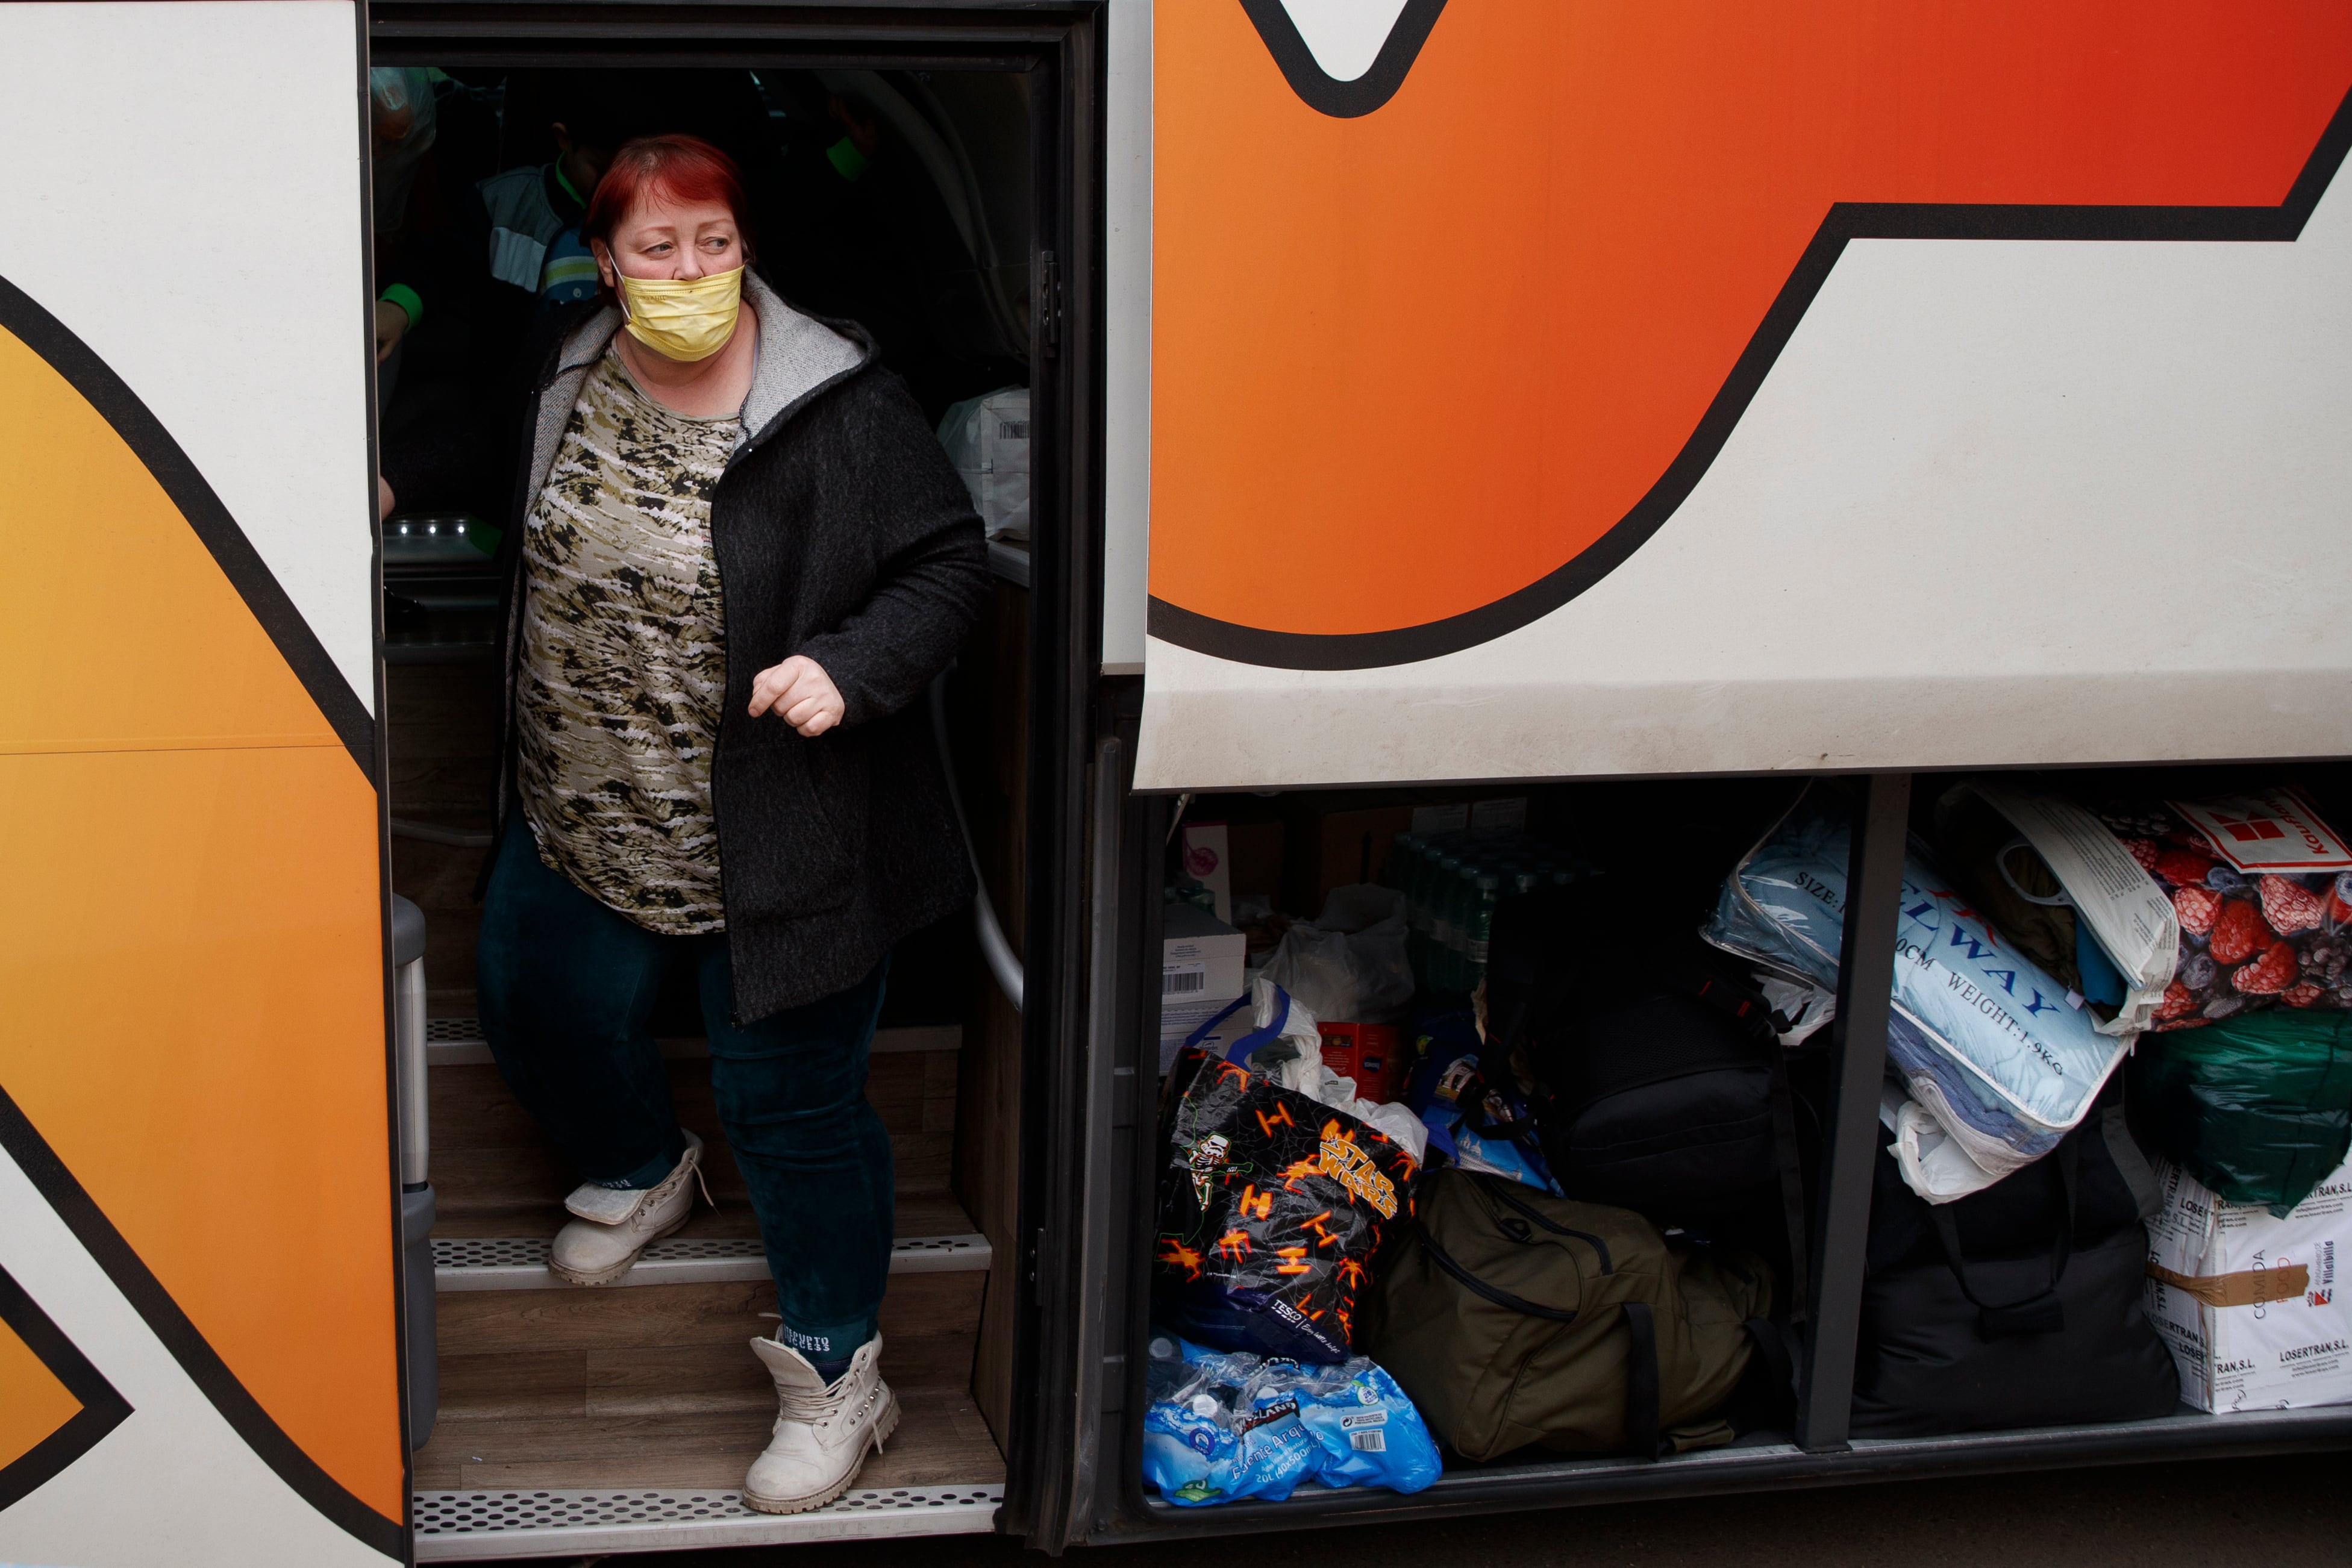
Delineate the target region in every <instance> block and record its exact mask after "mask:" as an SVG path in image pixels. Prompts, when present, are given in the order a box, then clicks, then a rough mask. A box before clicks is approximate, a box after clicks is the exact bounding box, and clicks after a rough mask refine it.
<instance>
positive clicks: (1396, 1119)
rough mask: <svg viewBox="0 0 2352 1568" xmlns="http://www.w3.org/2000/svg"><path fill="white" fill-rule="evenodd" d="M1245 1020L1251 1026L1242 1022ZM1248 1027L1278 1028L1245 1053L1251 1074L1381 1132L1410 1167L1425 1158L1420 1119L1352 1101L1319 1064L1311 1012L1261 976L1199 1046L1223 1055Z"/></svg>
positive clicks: (1350, 1092)
mask: <svg viewBox="0 0 2352 1568" xmlns="http://www.w3.org/2000/svg"><path fill="white" fill-rule="evenodd" d="M1245 1017H1246V1018H1248V1019H1251V1022H1250V1023H1248V1024H1244V1022H1243V1021H1242V1019H1244V1018H1245ZM1253 1027H1255V1028H1257V1029H1261V1030H1265V1029H1278V1030H1280V1033H1279V1034H1278V1035H1277V1036H1276V1038H1275V1039H1274V1040H1269V1041H1267V1042H1266V1043H1265V1044H1264V1045H1261V1046H1259V1047H1258V1048H1257V1049H1256V1050H1255V1051H1252V1052H1251V1053H1250V1056H1249V1060H1248V1061H1247V1062H1246V1063H1244V1065H1245V1066H1247V1067H1248V1068H1249V1070H1250V1071H1252V1072H1256V1073H1262V1074H1264V1075H1265V1077H1267V1078H1269V1079H1272V1080H1273V1081H1274V1082H1276V1083H1278V1084H1280V1085H1282V1087H1284V1088H1285V1089H1287V1090H1289V1091H1290V1092H1293V1093H1295V1094H1304V1095H1306V1096H1307V1098H1308V1099H1310V1100H1313V1101H1317V1102H1318V1103H1321V1104H1325V1105H1328V1106H1330V1107H1331V1109H1333V1110H1334V1111H1339V1112H1342V1113H1346V1114H1348V1115H1350V1116H1353V1117H1354V1118H1355V1119H1356V1120H1357V1121H1359V1122H1361V1123H1363V1124H1365V1125H1366V1126H1368V1127H1371V1128H1374V1129H1375V1130H1377V1131H1379V1132H1381V1133H1384V1134H1387V1135H1388V1137H1389V1139H1390V1141H1391V1142H1392V1143H1395V1144H1398V1145H1402V1147H1403V1148H1404V1150H1405V1152H1406V1153H1408V1154H1410V1155H1412V1157H1413V1161H1414V1163H1415V1164H1420V1163H1423V1162H1424V1161H1425V1160H1426V1159H1427V1158H1428V1154H1429V1129H1428V1128H1426V1127H1424V1126H1423V1125H1422V1123H1421V1118H1420V1117H1419V1116H1416V1115H1414V1114H1413V1113H1412V1112H1411V1111H1408V1110H1407V1109H1405V1108H1404V1107H1403V1106H1402V1105H1399V1104H1395V1103H1388V1104H1381V1103H1375V1102H1373V1101H1370V1100H1361V1099H1359V1098H1357V1096H1356V1081H1355V1080H1354V1079H1352V1078H1343V1077H1341V1076H1340V1075H1339V1074H1338V1073H1336V1072H1334V1071H1331V1069H1330V1068H1329V1067H1328V1066H1326V1065H1325V1064H1324V1061H1323V1036H1322V1035H1321V1033H1320V1032H1318V1030H1317V1029H1316V1027H1315V1014H1314V1011H1313V1009H1309V1008H1307V1007H1305V1006H1302V1005H1301V1004H1300V1003H1299V1001H1298V999H1297V998H1295V997H1293V996H1291V995H1290V994H1289V993H1287V992H1286V991H1285V990H1284V989H1283V988H1281V987H1279V986H1277V985H1276V984H1275V983H1274V982H1273V981H1271V980H1269V979H1267V978H1265V977H1264V976H1260V977H1258V978H1256V979H1255V980H1253V981H1251V982H1250V1005H1249V1006H1248V1007H1247V1008H1246V1009H1244V1010H1243V1011H1242V1012H1240V1013H1236V1014H1235V1015H1234V1017H1232V1018H1230V1019H1226V1020H1225V1021H1224V1022H1223V1024H1220V1025H1219V1026H1218V1027H1217V1028H1216V1029H1214V1030H1212V1031H1211V1032H1210V1033H1208V1034H1207V1035H1205V1036H1203V1037H1202V1040H1201V1045H1202V1048H1203V1049H1204V1050H1207V1051H1212V1052H1213V1053H1214V1054H1216V1055H1219V1056H1222V1055H1223V1054H1224V1053H1225V1052H1226V1051H1228V1050H1230V1049H1231V1048H1232V1046H1233V1044H1234V1041H1235V1040H1239V1039H1240V1038H1241V1037H1242V1036H1243V1035H1244V1034H1247V1033H1248V1032H1249V1031H1250V1030H1251V1029H1252V1028H1253Z"/></svg>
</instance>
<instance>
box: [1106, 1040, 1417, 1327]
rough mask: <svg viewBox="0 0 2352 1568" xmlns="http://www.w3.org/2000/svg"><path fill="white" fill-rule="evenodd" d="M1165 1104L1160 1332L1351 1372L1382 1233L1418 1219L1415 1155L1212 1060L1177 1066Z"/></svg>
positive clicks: (1157, 1275) (1190, 1059) (1156, 1268)
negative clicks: (1348, 1366) (1360, 1302)
mask: <svg viewBox="0 0 2352 1568" xmlns="http://www.w3.org/2000/svg"><path fill="white" fill-rule="evenodd" d="M1166 1094H1167V1098H1166V1100H1165V1101H1164V1105H1165V1110H1164V1113H1163V1114H1162V1117H1161V1126H1162V1147H1163V1148H1164V1149H1165V1150H1166V1155H1165V1161H1166V1163H1165V1164H1164V1165H1163V1166H1161V1170H1160V1229H1159V1238H1158V1243H1157V1246H1156V1248H1155V1249H1154V1258H1153V1265H1152V1273H1153V1288H1154V1293H1155V1295H1156V1296H1157V1297H1158V1301H1159V1309H1160V1310H1159V1312H1158V1317H1159V1321H1160V1322H1164V1323H1166V1324H1168V1325H1169V1326H1170V1327H1171V1328H1174V1329H1177V1330H1178V1331H1180V1332H1181V1333H1183V1335H1184V1336H1185V1337H1186V1338H1188V1339H1191V1340H1192V1341H1194V1342H1195V1343H1200V1344H1204V1345H1210V1346H1213V1347H1214V1348H1215V1349H1218V1350H1227V1351H1253V1352H1255V1353H1256V1354H1261V1355H1276V1356H1288V1357H1290V1358H1291V1359H1293V1360H1295V1361H1302V1362H1311V1363H1314V1364H1318V1365H1328V1364H1333V1363H1336V1362H1343V1361H1345V1360H1347V1359H1348V1356H1349V1333H1350V1327H1351V1323H1352V1321H1353V1319H1354V1317H1355V1312H1356V1298H1357V1295H1358V1293H1359V1292H1360V1291H1361V1290H1362V1289H1363V1288H1364V1286H1365V1284H1366V1283H1367V1281H1368V1279H1369V1275H1368V1272H1367V1270H1369V1268H1370V1264H1371V1260H1372V1253H1373V1251H1374V1250H1375V1249H1377V1248H1378V1247H1379V1246H1380V1240H1381V1227H1382V1226H1383V1225H1386V1224H1388V1223H1390V1222H1391V1221H1392V1220H1396V1219H1398V1218H1400V1217H1402V1218H1410V1217H1411V1215H1412V1193H1411V1190H1410V1189H1411V1186H1412V1178H1413V1174H1414V1170H1415V1168H1416V1167H1415V1163H1414V1161H1413V1158H1412V1155H1410V1154H1408V1153H1406V1152H1405V1150H1404V1149H1403V1148H1402V1147H1400V1146H1399V1145H1397V1144H1396V1143H1395V1142H1394V1141H1392V1140H1391V1139H1390V1138H1389V1137H1387V1136H1386V1135H1385V1134H1381V1133H1380V1132H1378V1131H1376V1130H1375V1129H1373V1128H1371V1127H1370V1126H1367V1125H1366V1124H1363V1123H1361V1122H1359V1121H1358V1120H1356V1118H1354V1117H1353V1116H1349V1115H1348V1114H1346V1113H1342V1112H1339V1111H1335V1110H1333V1109H1331V1108H1330V1107H1329V1106H1328V1105H1325V1104H1322V1103H1319V1102H1317V1101H1314V1100H1310V1099H1308V1098H1307V1096H1306V1095H1304V1094H1297V1093H1293V1092H1291V1091H1289V1090H1287V1089H1284V1088H1282V1087H1281V1086H1279V1085H1278V1084H1276V1083H1275V1082H1272V1081H1271V1080H1269V1079H1267V1078H1265V1077H1264V1076H1262V1075H1260V1074H1258V1073H1254V1072H1251V1071H1248V1070H1247V1069H1246V1068H1244V1067H1241V1066H1239V1065H1238V1064H1236V1063H1234V1062H1233V1061H1224V1060H1221V1059H1220V1058H1217V1057H1214V1056H1212V1055H1210V1054H1209V1053H1208V1052H1207V1051H1201V1050H1198V1049H1188V1050H1186V1051H1184V1052H1183V1053H1182V1054H1181V1055H1180V1056H1178V1057H1177V1059H1176V1067H1175V1070H1174V1071H1172V1072H1171V1073H1170V1074H1169V1078H1168V1087H1167V1091H1166Z"/></svg>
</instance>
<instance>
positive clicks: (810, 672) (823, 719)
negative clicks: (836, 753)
mask: <svg viewBox="0 0 2352 1568" xmlns="http://www.w3.org/2000/svg"><path fill="white" fill-rule="evenodd" d="M848 707H849V705H848V704H846V703H845V702H844V701H842V698H841V688H840V687H839V686H836V685H834V684H833V677H832V676H831V675H828V674H825V673H824V665H822V664H818V663H817V662H816V661H815V660H814V659H812V658H809V657H808V656H807V655H805V654H803V653H794V654H793V656H792V657H791V658H789V659H786V660H785V661H784V662H783V663H782V664H777V665H774V666H772V667H771V668H769V669H765V670H761V672H760V673H759V674H756V675H754V676H752V677H751V716H752V717H753V718H757V717H759V716H761V714H763V713H766V712H767V711H768V710H769V709H771V708H773V709H774V710H775V711H776V713H777V714H778V716H781V717H782V719H783V721H784V722H785V723H786V724H788V725H791V726H792V727H793V728H794V729H797V730H799V731H800V732H801V733H802V734H803V735H805V736H807V737H809V738H810V739H812V740H814V739H815V738H816V737H818V736H820V735H823V734H824V732H825V731H826V730H828V729H831V728H832V727H834V726H835V725H836V724H839V723H840V722H841V718H842V715H843V714H845V713H846V712H847V711H848Z"/></svg>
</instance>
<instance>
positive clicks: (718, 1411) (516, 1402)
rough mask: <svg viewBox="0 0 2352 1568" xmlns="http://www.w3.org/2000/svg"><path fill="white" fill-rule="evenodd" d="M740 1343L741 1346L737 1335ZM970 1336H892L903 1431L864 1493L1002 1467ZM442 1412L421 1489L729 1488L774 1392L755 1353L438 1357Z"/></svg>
mask: <svg viewBox="0 0 2352 1568" xmlns="http://www.w3.org/2000/svg"><path fill="white" fill-rule="evenodd" d="M745 1337H748V1336H745ZM971 1350H972V1342H971V1336H970V1335H968V1334H959V1335H931V1336H913V1337H910V1338H907V1339H903V1340H892V1339H891V1338H890V1337H889V1334H888V1330H887V1328H886V1329H885V1331H884V1346H883V1362H882V1373H883V1377H884V1379H885V1380H886V1381H887V1382H888V1383H889V1385H890V1387H891V1390H892V1392H894V1393H895V1394H896V1395H897V1396H898V1402H899V1406H900V1411H901V1415H900V1418H899V1426H898V1433H897V1435H896V1436H895V1437H893V1438H892V1439H891V1440H890V1442H889V1444H888V1445H887V1448H885V1450H884V1452H883V1454H882V1455H881V1457H879V1458H872V1459H869V1460H868V1461H867V1462H866V1469H865V1470H864V1471H863V1472H861V1474H860V1476H859V1478H858V1484H859V1485H860V1486H866V1487H898V1486H937V1485H941V1484H944V1483H947V1482H950V1481H953V1482H971V1483H973V1484H976V1485H985V1484H988V1483H991V1482H996V1481H1001V1480H1003V1479H1004V1464H1003V1457H1002V1456H1001V1455H1000V1454H999V1453H998V1451H997V1448H996V1444H995V1442H994V1440H993V1439H992V1438H991V1437H989V1434H988V1427H987V1424H986V1423H985V1422H984V1421H982V1419H981V1416H980V1411H979V1408H978V1406H976V1405H974V1404H973V1402H972V1398H971V1393H970V1391H969V1389H968V1387H967V1386H966V1385H967V1384H968V1382H969V1380H970V1376H971ZM442 1380H443V1381H442V1388H443V1395H442V1399H443V1403H442V1413H441V1418H440V1421H439V1423H438V1424H437V1425H436V1427H435V1428H434V1433H433V1438H432V1440H431V1441H430V1442H428V1443H427V1444H425V1447H424V1448H421V1449H419V1450H418V1451H417V1453H416V1458H415V1477H416V1485H417V1487H418V1488H419V1489H420V1490H431V1489H433V1488H436V1487H463V1488H466V1489H468V1490H477V1489H482V1488H492V1489H513V1488H518V1487H529V1488H534V1489H551V1488H559V1487H562V1488H594V1487H621V1486H659V1487H709V1488H712V1489H715V1490H733V1489H734V1488H736V1487H739V1486H740V1485H741V1484H742V1479H743V1472H744V1470H745V1469H748V1468H749V1467H750V1465H751V1460H752V1458H754V1457H755V1456H757V1455H758V1454H759V1452H760V1450H761V1448H764V1447H765V1446H766V1445H767V1441H768V1434H769V1427H770V1425H771V1424H772V1422H773V1421H774V1419H775V1414H776V1396H775V1393H774V1388H773V1385H772V1384H771V1383H770V1381H769V1379H768V1376H767V1374H766V1372H765V1371H764V1370H763V1369H762V1368H761V1364H760V1363H759V1360H758V1358H757V1357H755V1356H754V1355H753V1354H752V1353H751V1348H750V1346H749V1345H747V1344H745V1343H742V1341H741V1340H740V1339H739V1340H735V1341H732V1342H730V1343H724V1344H719V1343H713V1344H708V1345H695V1346H685V1347H650V1348H644V1349H638V1350H634V1351H628V1350H607V1351H587V1352H583V1351H572V1352H536V1353H530V1354H503V1355H495V1356H492V1355H482V1356H445V1357H443V1359H442Z"/></svg>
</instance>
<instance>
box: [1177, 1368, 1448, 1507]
mask: <svg viewBox="0 0 2352 1568" xmlns="http://www.w3.org/2000/svg"><path fill="white" fill-rule="evenodd" d="M1150 1356H1151V1360H1150V1365H1149V1367H1148V1368H1147V1371H1146V1374H1145V1386H1146V1388H1147V1390H1148V1391H1149V1394H1150V1406H1148V1407H1147V1408H1146V1410H1145V1412H1144V1417H1143V1479H1145V1481H1147V1482H1148V1483H1150V1485H1152V1486H1154V1487H1156V1488H1158V1489H1159V1490H1160V1496H1162V1497H1164V1498H1166V1499H1167V1500H1169V1501H1170V1502H1172V1503H1175V1504H1177V1505H1179V1506H1180V1507H1185V1508H1200V1507H1203V1506H1206V1505H1208V1504H1211V1503H1220V1502H1231V1501H1234V1500H1237V1499H1241V1498H1266V1499H1269V1500H1276V1501H1279V1500H1282V1499H1284V1498H1286V1497H1288V1496H1289V1495H1290V1493H1291V1491H1292V1490H1293V1489H1295V1488H1297V1486H1298V1485H1299V1484H1300V1483H1302V1482H1305V1481H1310V1480H1311V1481H1314V1482H1316V1483H1318V1485H1322V1486H1327V1487H1353V1486H1377V1487H1386V1488H1388V1489H1390V1490H1392V1491H1399V1492H1416V1491H1419V1490H1422V1489H1423V1488H1424V1487H1426V1486H1428V1485H1429V1484H1430V1482H1432V1481H1433V1480H1435V1479H1437V1476H1438V1470H1439V1468H1440V1467H1439V1460H1438V1457H1437V1445H1436V1444H1435V1443H1434V1442H1433V1441H1432V1440H1431V1438H1430V1436H1429V1428H1428V1427H1426V1426H1424V1425H1423V1422H1422V1419H1421V1412H1420V1411H1418V1410H1416V1409H1415V1408H1413V1404H1412V1400H1411V1399H1410V1398H1408V1397H1406V1396H1405V1392H1404V1390H1403V1389H1402V1388H1399V1387H1398V1386H1397V1385H1396V1381H1395V1379H1393V1378H1391V1376H1389V1375H1388V1374H1387V1373H1386V1372H1383V1371H1382V1370H1381V1368H1380V1367H1379V1366H1377V1365H1376V1364H1373V1363H1372V1362H1370V1360H1367V1359H1366V1358H1364V1357H1362V1356H1357V1357H1355V1358H1353V1359H1352V1360H1349V1361H1347V1362H1345V1363H1342V1364H1339V1365H1337V1366H1323V1367H1313V1366H1301V1365H1300V1364H1297V1362H1293V1361H1286V1360H1283V1359H1279V1358H1271V1359H1269V1358H1267V1357H1263V1356H1256V1355H1251V1354H1235V1353H1220V1352H1217V1351H1213V1350H1208V1349H1204V1348H1202V1346H1200V1345H1196V1344H1191V1343H1186V1342H1184V1341H1183V1340H1181V1339H1178V1338H1177V1337H1176V1336H1174V1335H1172V1334H1164V1333H1163V1334H1155V1335H1153V1336H1152V1340H1151V1345H1150Z"/></svg>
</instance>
